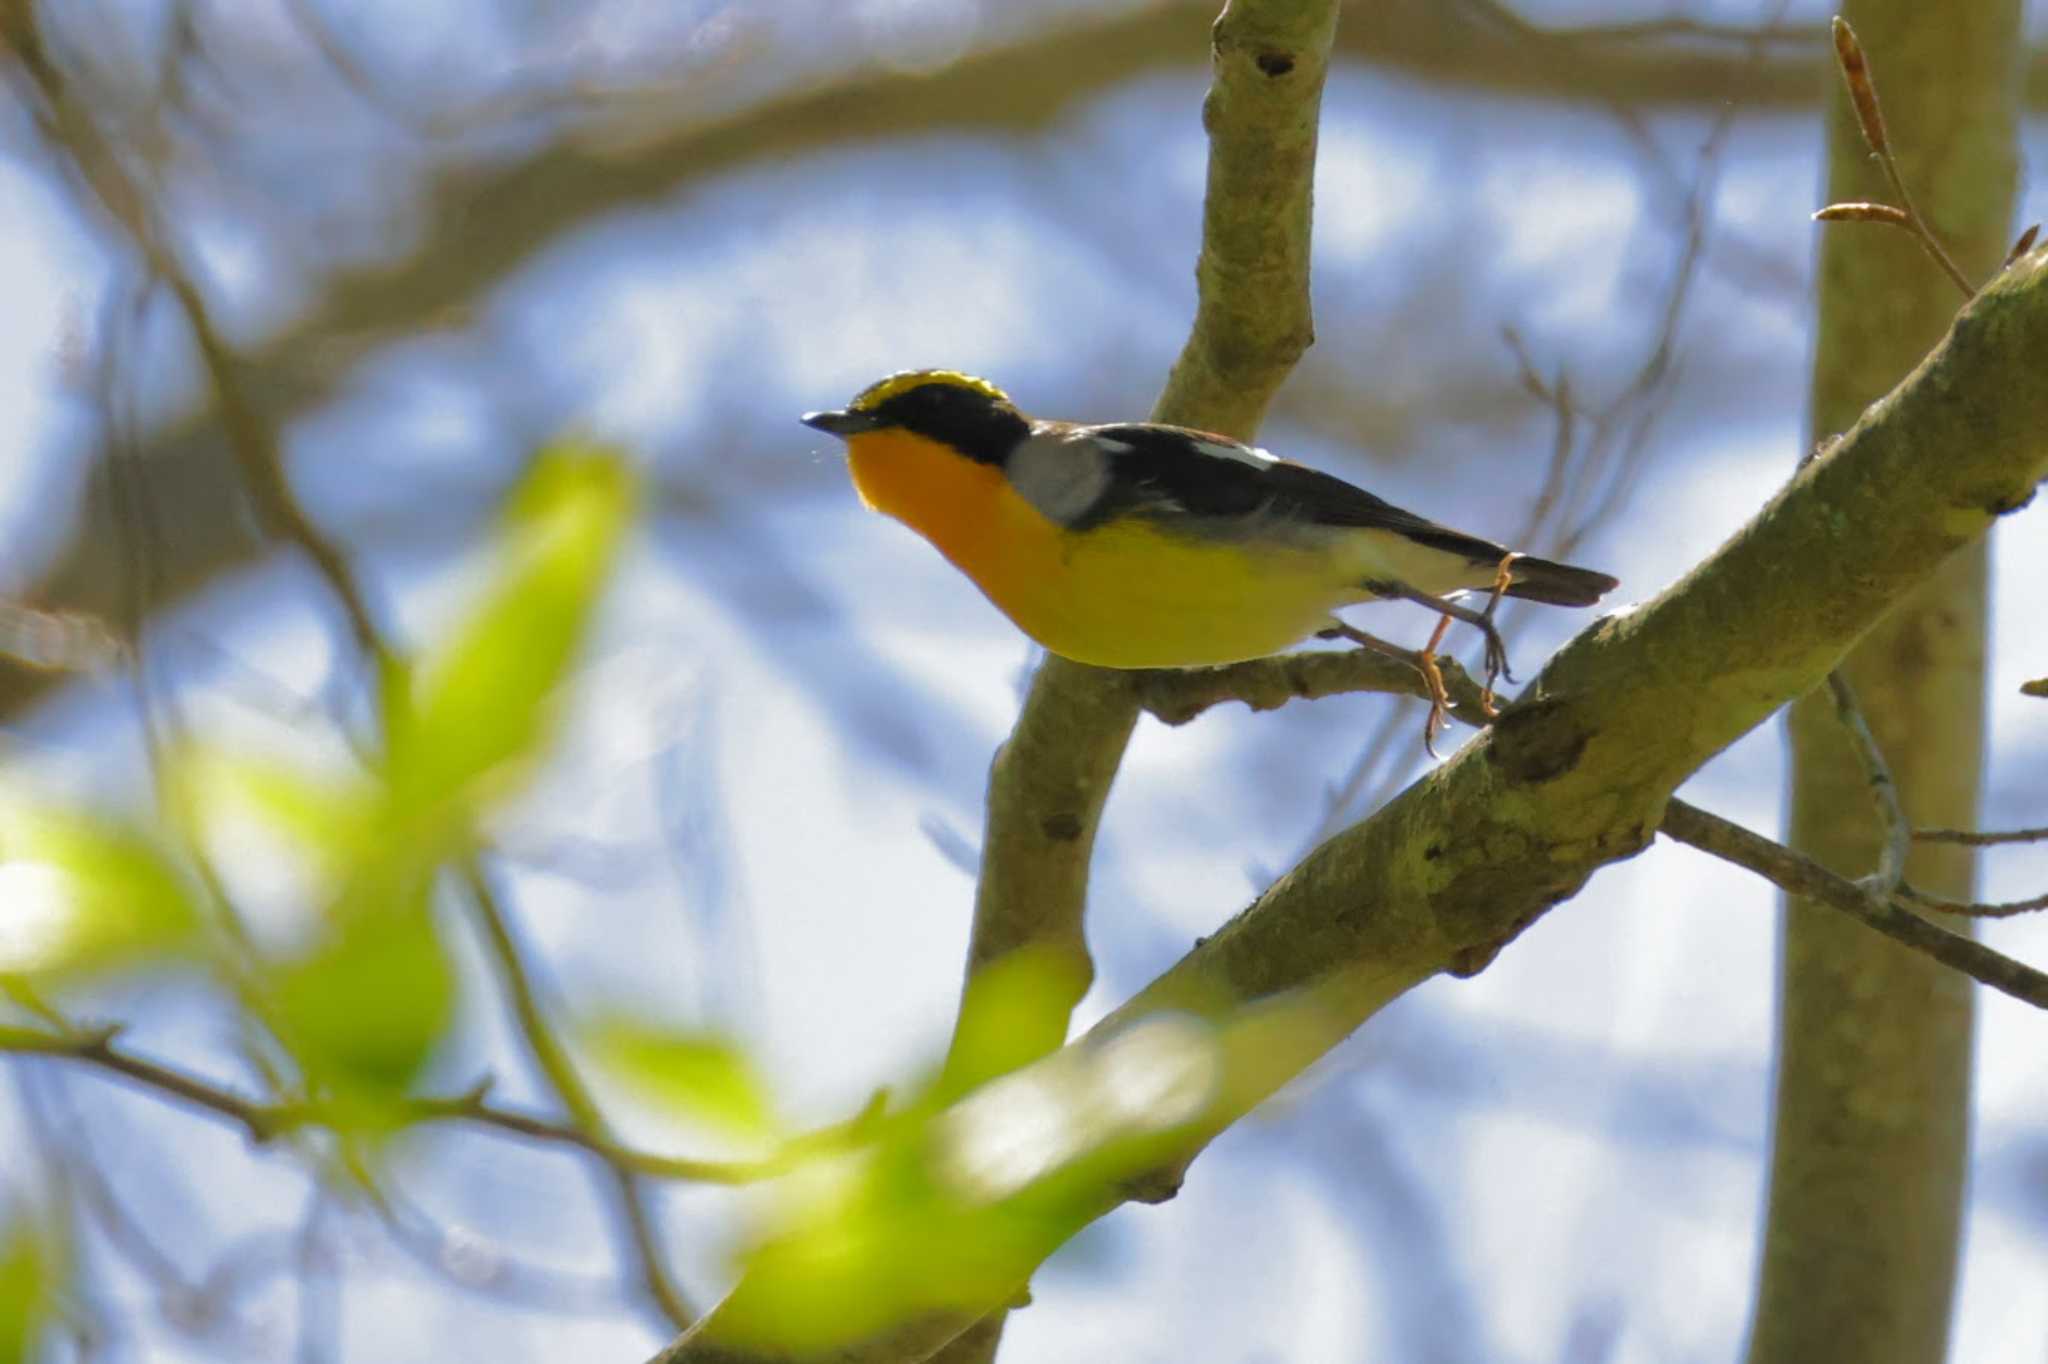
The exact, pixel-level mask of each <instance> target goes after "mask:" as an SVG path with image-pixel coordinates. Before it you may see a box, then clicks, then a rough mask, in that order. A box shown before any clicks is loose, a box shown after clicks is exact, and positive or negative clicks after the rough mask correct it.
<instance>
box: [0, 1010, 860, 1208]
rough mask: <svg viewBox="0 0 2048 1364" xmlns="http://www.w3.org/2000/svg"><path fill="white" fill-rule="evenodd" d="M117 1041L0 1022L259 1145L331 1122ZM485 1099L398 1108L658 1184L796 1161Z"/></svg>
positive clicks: (38, 1051) (309, 1104)
mask: <svg viewBox="0 0 2048 1364" xmlns="http://www.w3.org/2000/svg"><path fill="white" fill-rule="evenodd" d="M119 1036H120V1029H118V1028H106V1027H102V1028H87V1029H81V1030H77V1031H73V1032H68V1033H67V1032H55V1031H51V1030H47V1029H42V1028H24V1027H15V1026H11V1025H6V1024H0V1052H4V1053H8V1054H12V1055H15V1056H45V1057H50V1058H53V1059H56V1060H62V1061H73V1062H79V1063H82V1064H84V1065H87V1066H92V1067H95V1068H97V1069H99V1070H102V1071H105V1072H107V1073H108V1074H112V1075H118V1076H120V1077H121V1078H123V1079H125V1080H128V1081H130V1082H131V1083H133V1084H136V1085H139V1086H140V1087H142V1088H143V1089H146V1090H151V1091H153V1092H155V1093H157V1094H159V1095H161V1096H163V1097H165V1098H168V1099H172V1100H174V1101H176V1102H178V1103H180V1104H183V1105H185V1106H186V1107H189V1108H196V1109H198V1110H200V1111H201V1112H203V1113H208V1114H211V1115H212V1116H214V1117H217V1118H221V1119H224V1120H225V1121H227V1122H230V1123H233V1124H234V1125H235V1126H237V1127H240V1128H241V1129H242V1130H243V1131H244V1132H245V1133H246V1134H247V1135H248V1137H249V1140H250V1141H251V1142H252V1143H255V1144H256V1145H259V1146H260V1145H265V1144H268V1143H270V1142H272V1141H275V1140H277V1139H278V1138H279V1137H282V1136H284V1135H285V1134H287V1133H290V1132H294V1131H298V1130H299V1129H301V1128H306V1127H324V1126H332V1125H333V1118H332V1116H331V1115H330V1114H329V1113H328V1111H327V1110H326V1109H325V1108H324V1107H322V1106H321V1105H320V1104H318V1103H316V1102H314V1101H312V1100H308V1099H299V1100H281V1101H265V1100H260V1099H251V1098H248V1097H246V1096H244V1095H242V1094H238V1093H236V1092H235V1091H234V1090H232V1089H229V1088H228V1087H227V1086H225V1085H222V1084H219V1083H217V1082H215V1081H213V1080H208V1079H205V1078H203V1077H201V1076H197V1075H194V1074H192V1073H191V1072H189V1071H186V1070H182V1069H180V1068H178V1067H176V1066H173V1065H169V1064H166V1063H164V1062H161V1061H152V1060H150V1059H148V1058H147V1057H143V1056H139V1055H137V1054H136V1053H134V1052H132V1051H129V1050H128V1049H126V1048H124V1047H122V1046H120V1045H119V1042H118V1039H119ZM485 1095H486V1087H485V1086H478V1087H477V1088H475V1089H472V1090H469V1091H467V1092H465V1093H462V1094H453V1095H446V1096H423V1097H420V1098H415V1099H409V1100H407V1101H406V1102H405V1103H404V1104H403V1106H402V1108H401V1110H400V1111H401V1115H402V1116H403V1118H404V1119H405V1120H406V1121H407V1122H417V1123H434V1122H461V1123H472V1124H475V1125H477V1126H481V1127H489V1128H494V1129H496V1130H497V1131H500V1132H506V1133H510V1134H512V1135H515V1136H520V1137H524V1138H526V1139H528V1140H530V1141H538V1142H543V1143H546V1144H548V1145H554V1146H568V1147H573V1148H575V1149H577V1150H580V1151H583V1152H585V1153H587V1154H589V1155H593V1156H596V1157H598V1158H599V1159H600V1160H603V1161H604V1162H606V1163H607V1164H610V1165H616V1166H619V1167H622V1168H624V1169H628V1170H631V1171H632V1172H634V1173H635V1174H641V1175H647V1176H650V1177H652V1178H656V1179H677V1180H690V1181H694V1182H697V1183H703V1184H751V1183H755V1182H757V1181H759V1180H763V1179H769V1178H772V1177H774V1176H775V1175H777V1174H779V1173H781V1172H782V1171H783V1170H785V1169H787V1168H788V1166H789V1163H790V1160H791V1159H794V1156H791V1157H787V1158H778V1159H776V1160H772V1161H718V1160H695V1159H691V1158H688V1157H684V1156H666V1155H658V1154H656V1153H654V1152H651V1151H641V1150H637V1149H635V1148H633V1147H630V1146H624V1145H621V1144H620V1143H618V1142H615V1141H612V1140H610V1139H608V1138H605V1137H602V1136H599V1135H596V1134H594V1133H592V1132H591V1131H589V1130H588V1129H587V1128H585V1127H582V1126H579V1125H576V1124H572V1123H564V1122H559V1121H556V1120H555V1119H552V1118H544V1117H541V1116H539V1115H538V1114H533V1113H527V1112H524V1111H522V1110H520V1109H515V1108H507V1107H504V1106H503V1105H500V1104H493V1103H491V1102H489V1101H488V1100H487V1098H486V1097H485ZM837 1139H839V1138H838V1137H837V1136H836V1134H831V1133H827V1134H820V1136H819V1137H818V1138H816V1139H812V1140H807V1141H806V1142H804V1143H802V1144H801V1148H803V1149H815V1146H816V1143H817V1142H819V1141H825V1140H837Z"/></svg>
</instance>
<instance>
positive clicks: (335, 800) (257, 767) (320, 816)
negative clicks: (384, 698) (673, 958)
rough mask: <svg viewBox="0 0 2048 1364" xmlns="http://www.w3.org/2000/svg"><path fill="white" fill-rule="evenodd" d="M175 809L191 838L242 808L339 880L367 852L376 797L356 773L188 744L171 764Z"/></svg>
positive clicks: (372, 841)
mask: <svg viewBox="0 0 2048 1364" xmlns="http://www.w3.org/2000/svg"><path fill="white" fill-rule="evenodd" d="M171 791H172V797H171V799H172V801H173V804H174V808H175V814H176V817H177V819H178V821H179V822H180V824H181V825H182V826H183V827H184V828H185V829H186V830H187V831H189V833H190V834H191V836H192V837H194V838H199V837H201V836H203V835H204V834H205V833H206V832H207V831H208V828H209V826H210V825H212V824H213V822H214V821H216V820H219V819H221V818H222V817H223V816H224V815H229V814H234V813H247V814H249V815H252V816H254V817H256V818H257V819H260V820H261V821H262V822H263V823H265V824H267V825H269V826H270V827H271V828H273V829H275V830H277V831H278V832H280V833H283V834H285V835H287V836H288V837H289V838H291V839H292V841H293V842H295V843H296V844H298V845H299V847H300V848H301V849H303V850H305V851H307V852H309V853H311V854H312V855H313V857H314V859H315V860H316V861H317V863H318V869H319V873H320V875H321V876H322V877H323V878H324V879H327V880H335V879H339V877H340V876H341V875H342V874H343V872H345V871H346V870H347V869H348V868H349V867H351V866H354V865H355V864H357V863H358V862H359V861H360V860H361V859H362V858H363V857H365V856H366V855H367V854H368V853H370V852H371V851H373V850H376V851H386V852H388V845H384V846H383V847H380V845H379V844H378V842H377V839H376V837H375V835H376V832H377V829H378V824H379V820H380V815H381V805H382V794H381V793H380V792H378V791H377V790H376V789H374V788H373V787H371V786H370V785H369V784H368V783H367V782H365V781H364V780H362V779H361V778H360V777H356V776H349V775H345V774H340V773H336V774H331V775H321V776H310V775H308V774H307V773H305V772H302V771H300V770H299V769H298V768H295V767H292V766H289V765H287V764H285V763H282V762H278V761H276V760H275V759H271V758H257V757H246V756H242V755H237V754H229V753H225V752H222V751H221V750H218V749H213V748H192V749H189V750H187V751H185V752H183V753H180V754H178V755H177V757H176V758H174V759H173V761H172V763H171Z"/></svg>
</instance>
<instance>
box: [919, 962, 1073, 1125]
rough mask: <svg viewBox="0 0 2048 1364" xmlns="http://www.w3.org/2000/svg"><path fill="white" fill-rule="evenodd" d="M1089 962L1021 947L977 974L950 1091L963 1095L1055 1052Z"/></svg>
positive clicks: (951, 1063) (950, 1072) (952, 1063)
mask: <svg viewBox="0 0 2048 1364" xmlns="http://www.w3.org/2000/svg"><path fill="white" fill-rule="evenodd" d="M1087 984H1088V982H1087V978H1086V975H1085V965H1084V963H1083V962H1082V961H1081V960H1080V959H1078V958H1076V957H1075V956H1074V955H1072V954H1071V953H1067V952H1062V951H1060V950H1059V949H1058V948H1051V947H1034V948H1022V949H1020V950H1018V951H1015V952H1011V953H1009V954H1008V955H1006V956H1004V957H1001V958H999V959H998V960H996V961H994V962H992V963H990V964H989V965H988V966H987V967H986V968H984V969H983V970H981V971H978V972H976V973H975V974H974V975H973V977H972V978H970V979H969V981H968V983H967V993H966V995H965V997H964V998H962V999H961V1001H960V1021H959V1023H958V1025H957V1026H956V1027H955V1028H954V1031H953V1051H952V1054H951V1055H950V1056H948V1057H947V1058H946V1074H945V1090H946V1092H947V1093H948V1094H949V1095H954V1094H962V1093H965V1092H966V1091H967V1090H969V1089H972V1088H973V1087H974V1086H976V1085H978V1084H982V1083H984V1082H986V1081H988V1080H991V1079H994V1078H995V1077H996V1076H998V1075H1006V1074H1008V1073H1009V1072H1010V1071H1013V1070H1015V1069H1017V1068H1018V1067H1019V1066H1023V1065H1028V1064H1029V1063H1031V1062H1032V1061H1035V1060H1037V1059H1038V1058H1039V1057H1041V1056H1044V1055H1046V1054H1047V1053H1049V1052H1052V1051H1054V1050H1056V1049H1057V1048H1058V1047H1059V1045H1060V1043H1062V1042H1064V1041H1065V1040H1066V1033H1067V1019H1068V1017H1069V1015H1070V1013H1071V1012H1072V1010H1073V1007H1074V1003H1075V1001H1076V1000H1078V999H1079V998H1080V996H1081V994H1082V993H1083V992H1084V991H1085V990H1086V988H1087Z"/></svg>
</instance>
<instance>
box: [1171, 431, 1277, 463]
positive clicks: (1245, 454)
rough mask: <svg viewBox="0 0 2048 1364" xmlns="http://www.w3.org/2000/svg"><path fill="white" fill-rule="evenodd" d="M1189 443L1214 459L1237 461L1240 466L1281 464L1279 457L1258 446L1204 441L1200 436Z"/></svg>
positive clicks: (1234, 442)
mask: <svg viewBox="0 0 2048 1364" xmlns="http://www.w3.org/2000/svg"><path fill="white" fill-rule="evenodd" d="M1188 443H1189V444H1190V445H1192V446H1193V447H1194V448H1195V449H1197V450H1199V451H1201V452H1202V453H1203V454H1205V455H1208V456H1209V457H1211V458H1212V459H1230V460H1236V461H1237V462H1238V463H1239V464H1249V465H1251V466H1252V467H1253V468H1254V469H1265V468H1269V467H1270V466H1272V465H1275V464H1278V463H1279V462H1280V457H1279V456H1278V455H1274V454H1269V453H1268V452H1266V451H1264V450H1261V449H1259V447H1258V446H1256V445H1239V444H1238V443H1237V442H1236V441H1220V440H1203V439H1202V438H1201V437H1199V436H1197V437H1195V438H1194V439H1192V440H1190V441H1189V442H1188Z"/></svg>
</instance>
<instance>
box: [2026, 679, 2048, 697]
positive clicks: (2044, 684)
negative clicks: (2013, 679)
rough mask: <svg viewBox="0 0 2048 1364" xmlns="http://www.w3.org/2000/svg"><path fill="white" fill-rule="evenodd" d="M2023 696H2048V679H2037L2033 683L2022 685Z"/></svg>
mask: <svg viewBox="0 0 2048 1364" xmlns="http://www.w3.org/2000/svg"><path fill="white" fill-rule="evenodd" d="M2020 695H2021V696H2048V677H2037V678H2035V679H2034V680H2033V681H2031V682H2022V683H2020Z"/></svg>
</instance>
